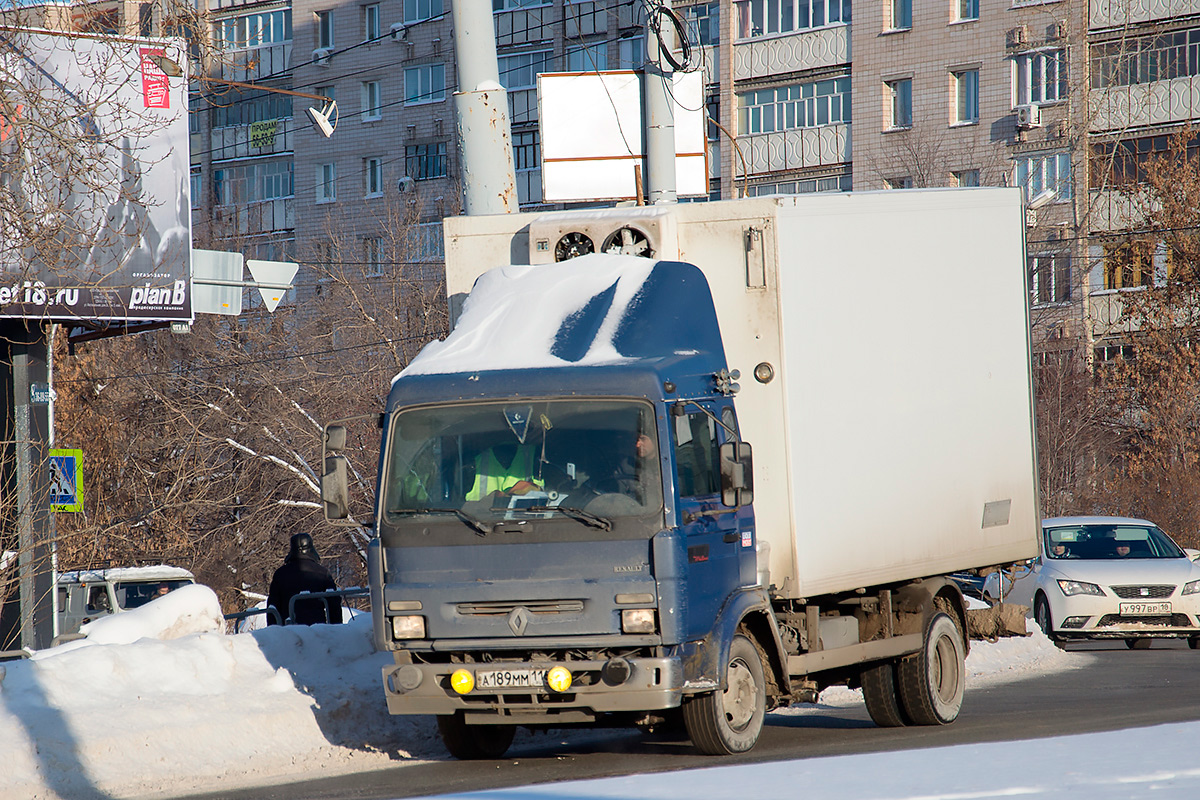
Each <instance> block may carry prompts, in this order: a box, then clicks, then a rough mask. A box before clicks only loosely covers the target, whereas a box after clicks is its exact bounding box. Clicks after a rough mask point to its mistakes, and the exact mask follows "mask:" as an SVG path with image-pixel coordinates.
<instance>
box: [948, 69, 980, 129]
mask: <svg viewBox="0 0 1200 800" xmlns="http://www.w3.org/2000/svg"><path fill="white" fill-rule="evenodd" d="M950 75H951V78H952V79H953V82H954V121H955V122H956V123H960V124H962V123H974V122H979V70H977V69H966V70H963V71H961V72H952V73H950Z"/></svg>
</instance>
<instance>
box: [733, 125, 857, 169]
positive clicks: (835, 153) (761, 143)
mask: <svg viewBox="0 0 1200 800" xmlns="http://www.w3.org/2000/svg"><path fill="white" fill-rule="evenodd" d="M738 146H739V147H740V148H741V150H742V154H743V155H744V156H745V158H746V165H747V169H749V171H750V174H751V175H761V174H763V173H767V172H779V171H782V170H789V169H803V168H806V167H822V166H828V165H831V164H844V163H846V162H848V161H850V158H851V152H850V150H851V147H850V125H849V124H846V123H839V124H836V125H822V126H821V127H819V128H797V129H793V130H787V131H776V132H775V133H758V134H752V135H745V136H739V137H738ZM734 169H735V170H737V171H738V174H739V176H740V174H741V163H740V162H739V161H737V160H736V159H735V161H734Z"/></svg>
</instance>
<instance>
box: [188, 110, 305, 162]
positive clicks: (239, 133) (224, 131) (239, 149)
mask: <svg viewBox="0 0 1200 800" xmlns="http://www.w3.org/2000/svg"><path fill="white" fill-rule="evenodd" d="M275 123H276V126H275V136H274V137H273V138H271V137H265V141H264V140H263V139H260V141H259V142H258V144H259V145H260V146H258V147H256V146H255V142H253V141H252V139H251V132H252V130H254V129H255V125H235V126H233V127H229V128H213V129H212V136H211V138H210V140H209V145H208V149H210V150H211V151H212V159H213V161H225V160H227V159H231V158H247V157H249V156H266V155H276V154H279V153H291V152H292V133H293V129H294V127H295V124H294V122H293V119H292V117H284V118H282V119H278V120H275ZM258 124H260V123H256V125H258ZM264 124H265V123H264ZM264 133H265V131H264V130H263V129H261V128H259V129H258V133H257V134H256V135H257V136H259V137H264Z"/></svg>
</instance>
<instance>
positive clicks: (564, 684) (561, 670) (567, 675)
mask: <svg viewBox="0 0 1200 800" xmlns="http://www.w3.org/2000/svg"><path fill="white" fill-rule="evenodd" d="M546 683H548V684H550V688H551V689H553V690H554V691H556V692H565V691H566V690H567V689H570V688H571V670H569V669H567V668H566V667H554V668H553V669H551V670H550V671H549V672H547V673H546Z"/></svg>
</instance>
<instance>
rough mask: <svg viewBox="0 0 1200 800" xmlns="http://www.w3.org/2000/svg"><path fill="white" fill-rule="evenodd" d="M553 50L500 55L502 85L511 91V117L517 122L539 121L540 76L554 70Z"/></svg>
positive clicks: (512, 120)
mask: <svg viewBox="0 0 1200 800" xmlns="http://www.w3.org/2000/svg"><path fill="white" fill-rule="evenodd" d="M553 55H554V53H553V51H551V50H535V51H533V52H531V53H516V54H515V55H511V56H500V57H499V58H498V59H497V60H496V61H497V64H498V65H499V67H500V85H501V86H503V87H504V88H505V90H506V91H507V92H508V119H509V121H510V122H511V123H513V124H521V123H525V122H534V121H536V120H537V76H538V75H539V74H541V73H543V72H549V71H550V60H551V58H552V57H553Z"/></svg>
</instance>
